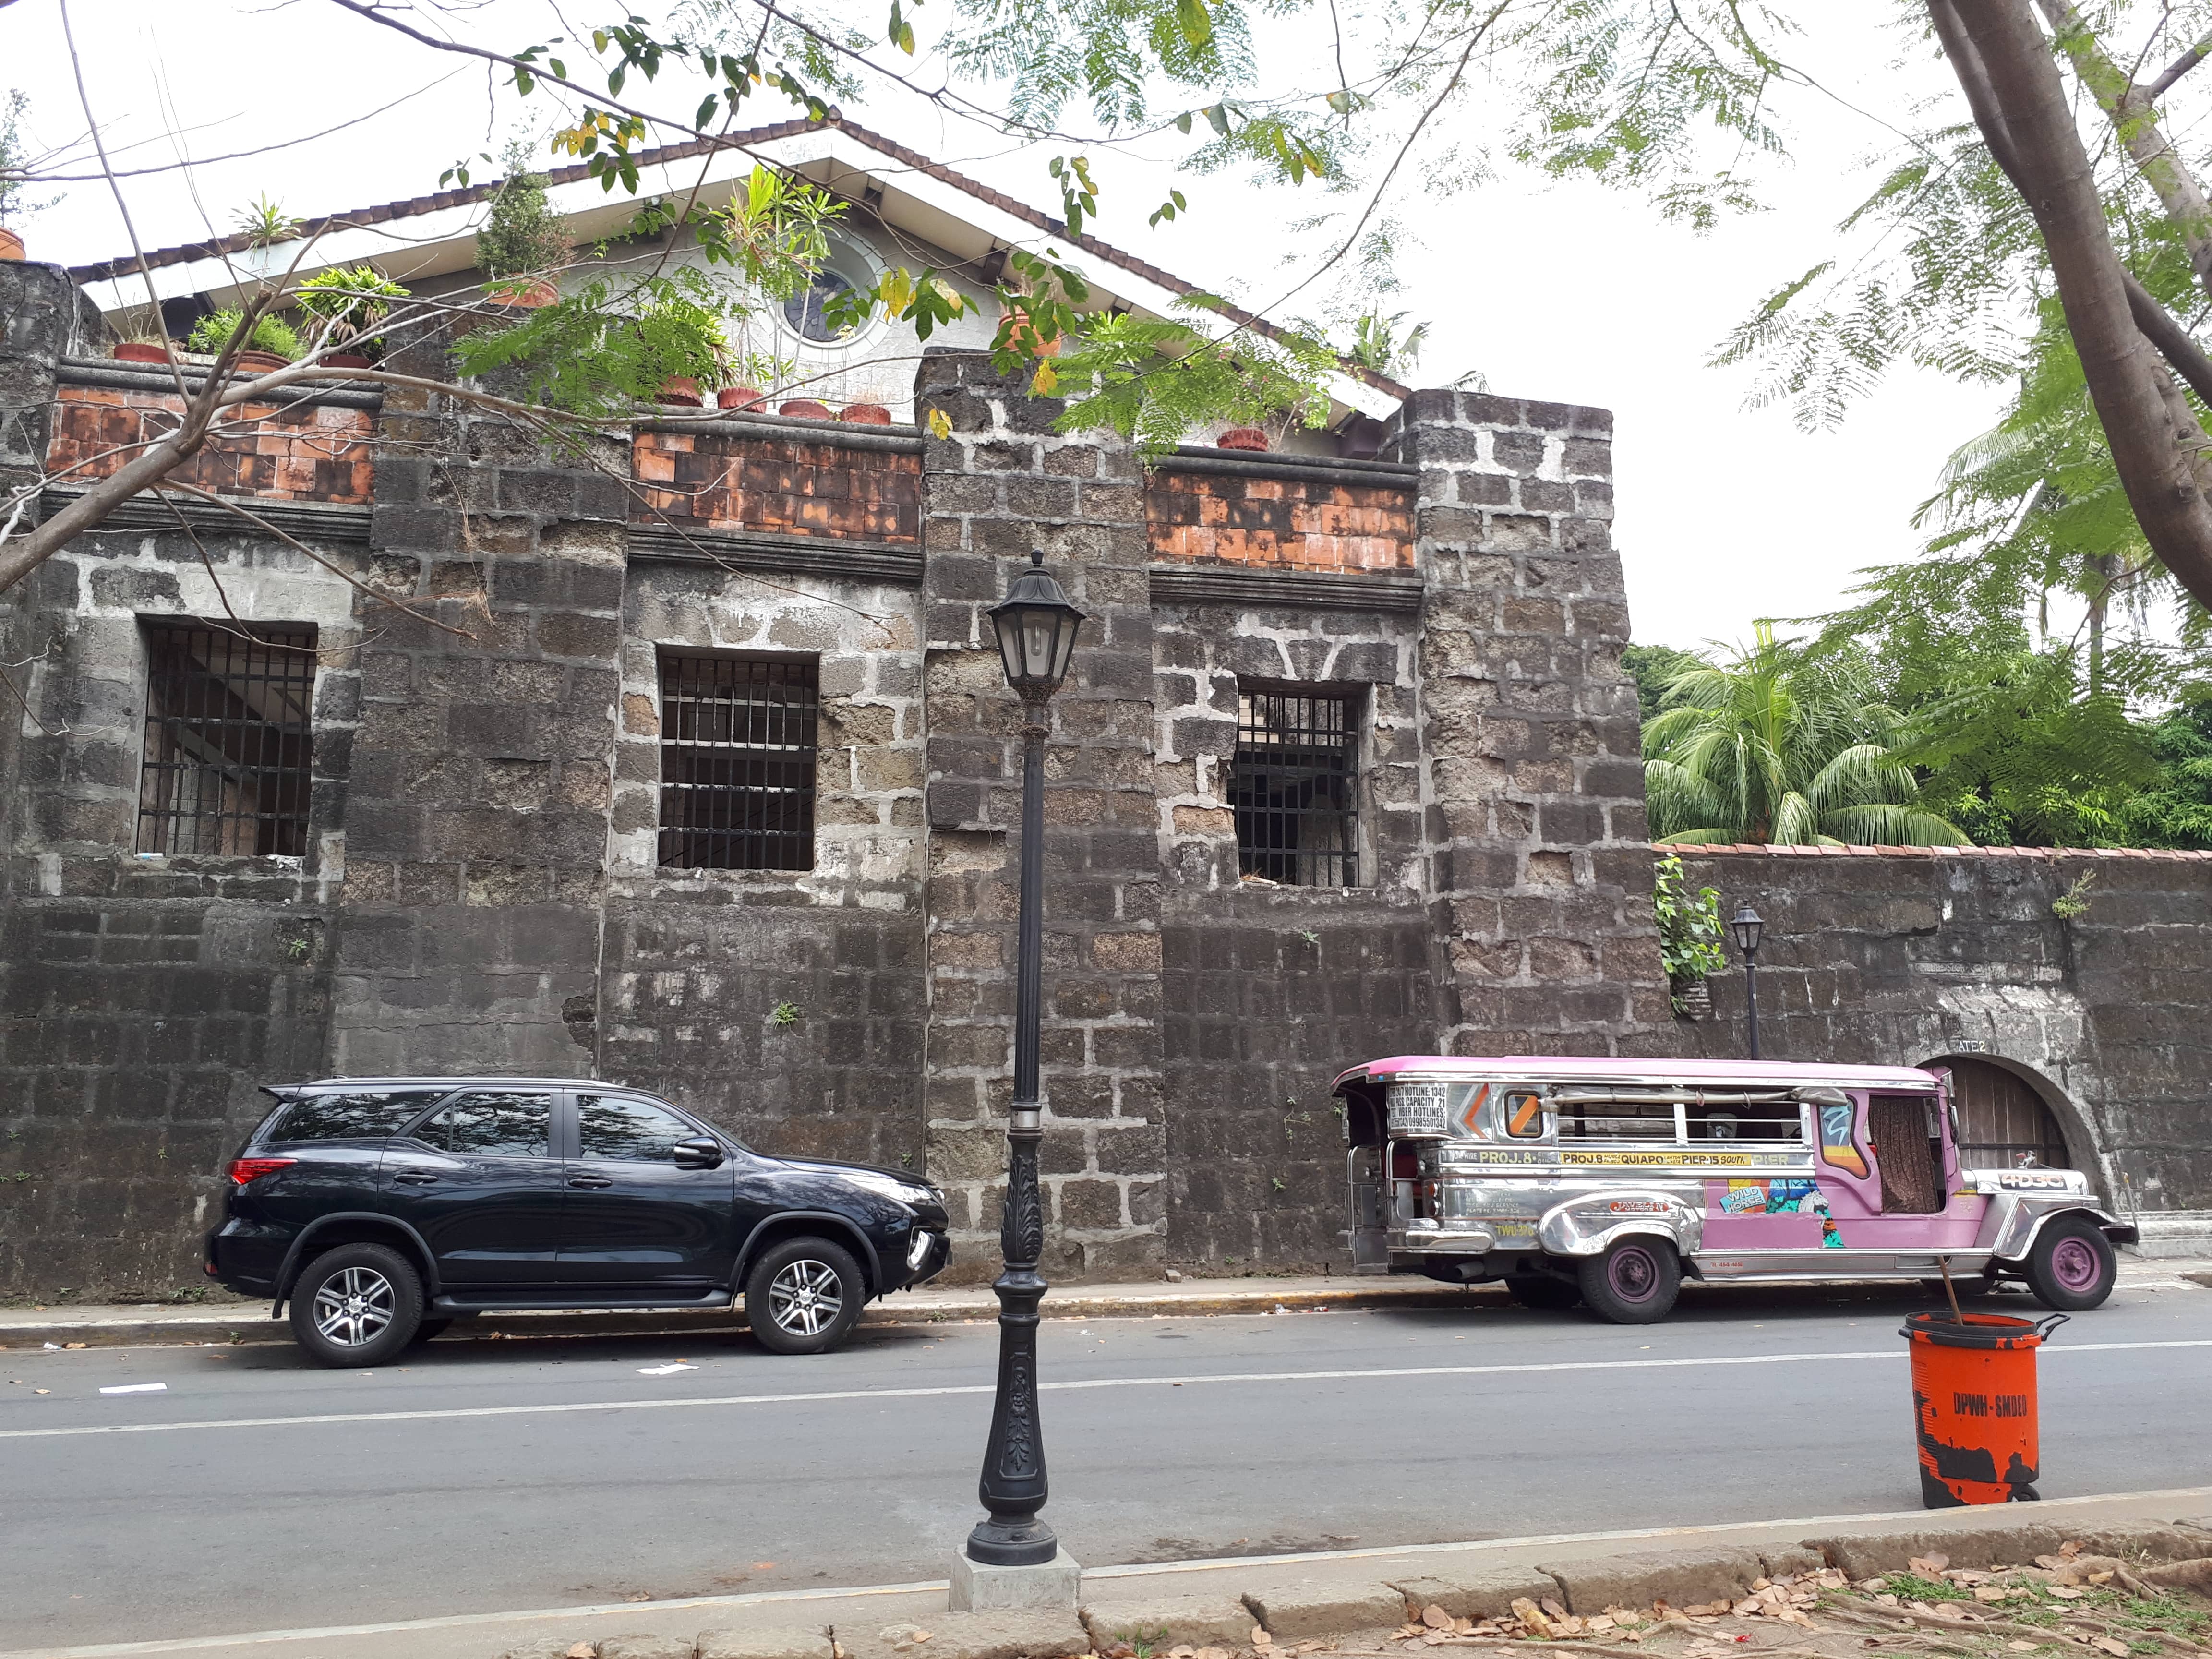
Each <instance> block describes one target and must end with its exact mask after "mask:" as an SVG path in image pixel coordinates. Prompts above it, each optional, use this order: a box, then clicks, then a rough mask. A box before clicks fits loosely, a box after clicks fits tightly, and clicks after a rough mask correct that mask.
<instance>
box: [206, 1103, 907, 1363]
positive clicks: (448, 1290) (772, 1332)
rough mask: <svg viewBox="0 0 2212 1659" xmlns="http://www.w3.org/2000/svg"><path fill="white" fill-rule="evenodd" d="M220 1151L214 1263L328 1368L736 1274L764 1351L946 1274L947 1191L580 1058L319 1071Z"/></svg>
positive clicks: (831, 1340)
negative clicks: (749, 1135) (768, 1142)
mask: <svg viewBox="0 0 2212 1659" xmlns="http://www.w3.org/2000/svg"><path fill="white" fill-rule="evenodd" d="M264 1092H266V1093H268V1094H270V1095H273V1096H275V1097H276V1110H275V1111H273V1112H271V1113H270V1115H268V1117H267V1118H266V1119H264V1121H263V1122H262V1124H261V1127H259V1128H258V1129H256V1130H255V1131H254V1132H253V1133H252V1135H250V1136H249V1137H248V1138H247V1139H246V1145H245V1146H243V1147H242V1148H240V1152H239V1154H238V1156H237V1157H236V1158H233V1159H232V1160H231V1163H230V1166H229V1170H228V1175H229V1177H230V1182H231V1186H230V1191H229V1194H228V1206H227V1212H226V1215H225V1218H224V1221H223V1224H222V1225H221V1226H220V1227H217V1228H216V1230H215V1231H213V1232H212V1233H210V1234H209V1235H208V1243H207V1271H208V1273H209V1275H210V1277H211V1278H214V1279H220V1280H222V1283H223V1284H224V1285H227V1286H228V1287H229V1288H230V1289H232V1290H234V1291H240V1292H243V1293H245V1294H246V1295H250V1296H266V1297H274V1298H275V1300H276V1305H277V1307H278V1308H280V1309H281V1308H282V1307H283V1305H284V1304H286V1303H288V1302H289V1304H291V1310H292V1334H293V1335H294V1336H295V1338H297V1339H298V1341H299V1344H300V1346H301V1347H302V1348H304V1349H306V1350H307V1352H308V1353H310V1354H312V1355H313V1357H314V1358H317V1359H319V1360H320V1361H322V1362H323V1363H324V1364H326V1365H377V1364H384V1363H385V1362H386V1361H387V1360H389V1359H390V1358H392V1356H393V1355H395V1354H397V1353H398V1352H400V1351H401V1350H402V1349H404V1348H405V1347H406V1346H407V1345H408V1344H409V1343H410V1342H414V1341H417V1340H425V1339H427V1338H428V1337H431V1336H435V1335H436V1334H438V1333H439V1332H440V1331H441V1330H443V1329H445V1328H446V1327H447V1325H449V1324H451V1323H452V1322H453V1321H454V1320H455V1319H457V1318H461V1317H465V1316H468V1315H470V1314H475V1313H483V1312H487V1311H490V1310H512V1309H526V1308H668V1307H684V1306H696V1307H717V1306H722V1305H726V1304H728V1303H729V1301H730V1299H731V1298H732V1297H733V1296H734V1295H735V1294H736V1293H737V1291H738V1289H739V1287H741V1286H742V1287H743V1289H744V1298H745V1310H746V1315H747V1318H748V1320H749V1322H750V1324H751V1326H752V1330H753V1334H754V1335H755V1336H756V1337H757V1338H758V1339H759V1340H760V1342H761V1344H762V1346H764V1347H768V1348H771V1349H773V1350H775V1352H778V1353H822V1352H826V1351H828V1350H829V1349H830V1348H834V1347H836V1346H837V1345H838V1344H839V1343H841V1342H842V1341H843V1340H845V1338H846V1336H847V1335H848V1334H849V1333H850V1332H851V1330H852V1328H853V1326H854V1323H855V1322H857V1321H858V1320H859V1318H860V1307H861V1304H864V1303H866V1302H867V1301H869V1300H871V1299H872V1298H873V1297H878V1296H882V1295H884V1294H885V1293H886V1292H887V1291H900V1290H910V1289H912V1288H913V1287H914V1286H915V1285H919V1284H921V1282H922V1281H923V1280H925V1279H931V1278H933V1277H935V1276H936V1274H937V1273H939V1272H940V1271H941V1270H942V1269H943V1268H944V1267H945V1261H947V1260H948V1259H949V1257H950V1256H951V1243H950V1242H949V1240H948V1238H947V1237H946V1220H945V1195H944V1194H942V1193H940V1192H939V1190H938V1189H937V1188H935V1187H933V1186H931V1185H930V1184H929V1183H928V1182H926V1181H921V1180H919V1179H917V1178H915V1176H910V1175H902V1174H900V1173H898V1172H897V1171H896V1170H872V1169H868V1168H866V1167H864V1166H862V1165H859V1164H833V1163H829V1162H826V1161H823V1160H821V1159H816V1158H767V1157H764V1156H763V1155H762V1154H760V1153H758V1152H752V1151H750V1150H749V1149H748V1148H746V1147H745V1146H741V1145H740V1144H739V1143H738V1141H737V1140H736V1139H733V1138H732V1137H731V1136H730V1135H729V1134H727V1133H724V1132H723V1131H721V1130H719V1129H716V1128H714V1127H712V1126H710V1125H708V1124H704V1123H702V1122H700V1121H698V1120H697V1119H696V1118H693V1117H691V1116H690V1115H687V1114H685V1113H684V1112H681V1111H678V1109H676V1108H675V1107H673V1106H671V1105H670V1104H669V1103H667V1102H666V1101H665V1100H661V1099H659V1098H657V1097H654V1096H652V1095H648V1094H645V1093H643V1092H641V1091H638V1090H635V1089H625V1088H622V1087H620V1086H618V1085H612V1084H605V1083H592V1082H586V1081H585V1080H583V1079H576V1078H482V1077H477V1078H332V1079H325V1080H324V1081H322V1082H319V1083H300V1084H291V1085H285V1086H283V1087H264Z"/></svg>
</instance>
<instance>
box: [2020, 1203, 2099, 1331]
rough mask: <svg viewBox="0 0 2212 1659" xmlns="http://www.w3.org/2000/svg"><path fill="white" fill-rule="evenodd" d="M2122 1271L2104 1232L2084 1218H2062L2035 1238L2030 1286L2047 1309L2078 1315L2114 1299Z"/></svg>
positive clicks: (2030, 1253) (2029, 1263)
mask: <svg viewBox="0 0 2212 1659" xmlns="http://www.w3.org/2000/svg"><path fill="white" fill-rule="evenodd" d="M2117 1269H2118V1262H2117V1261H2115V1259H2114V1258H2113V1255H2112V1241H2111V1240H2110V1239H2108V1238H2106V1237H2105V1233H2104V1229H2102V1228H2101V1227H2100V1226H2098V1225H2096V1223H2094V1222H2093V1221H2085V1220H2083V1219H2082V1218H2081V1217H2080V1216H2073V1215H2069V1216H2060V1217H2059V1218H2057V1219H2056V1220H2053V1221H2047V1222H2045V1224H2044V1226H2043V1231H2041V1232H2039V1233H2038V1234H2037V1235H2036V1236H2035V1245H2034V1248H2033V1249H2030V1250H2029V1251H2028V1253H2027V1283H2028V1286H2029V1288H2030V1289H2032V1290H2033V1291H2034V1292H2035V1296H2036V1300H2038V1301H2039V1302H2040V1303H2042V1304H2043V1305H2044V1306H2045V1307H2046V1308H2058V1309H2062V1310H2064V1311H2065V1312H2068V1313H2077V1312H2079V1311H2081V1310H2082V1309H2084V1308H2094V1307H2098V1306H2100V1305H2101V1304H2103V1302H2104V1300H2105V1298H2106V1297H2108V1296H2110V1295H2112V1280H2113V1278H2114V1275H2115V1273H2116V1271H2117Z"/></svg>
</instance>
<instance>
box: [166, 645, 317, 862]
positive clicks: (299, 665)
mask: <svg viewBox="0 0 2212 1659" xmlns="http://www.w3.org/2000/svg"><path fill="white" fill-rule="evenodd" d="M145 631H146V661H147V672H146V744H145V752H144V757H143V763H142V766H141V769H140V771H139V777H138V850H139V851H140V852H142V853H235V854H270V853H285V854H295V855H296V854H301V853H304V852H305V851H306V850H307V793H308V784H309V781H310V776H311V774H312V772H313V759H314V733H313V728H312V726H311V725H310V715H311V712H312V710H313V706H314V695H315V630H314V629H313V628H312V627H307V626H296V627H282V628H267V627H251V626H249V627H243V628H241V627H239V626H236V625H234V624H231V625H225V626H221V627H216V626H212V625H210V624H207V623H151V622H149V623H146V624H145Z"/></svg>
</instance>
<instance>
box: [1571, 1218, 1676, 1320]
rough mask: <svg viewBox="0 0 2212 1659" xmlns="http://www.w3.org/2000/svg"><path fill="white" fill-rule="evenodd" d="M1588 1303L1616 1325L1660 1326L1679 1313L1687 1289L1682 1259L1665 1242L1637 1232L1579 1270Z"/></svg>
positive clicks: (1579, 1267)
mask: <svg viewBox="0 0 2212 1659" xmlns="http://www.w3.org/2000/svg"><path fill="white" fill-rule="evenodd" d="M1575 1276H1576V1277H1577V1279H1580V1280H1581V1281H1582V1288H1583V1303H1584V1304H1586V1305H1587V1306H1588V1307H1589V1310H1590V1311H1591V1312H1592V1313H1594V1314H1595V1315H1596V1316H1598V1317H1599V1318H1601V1319H1604V1320H1609V1321H1610V1322H1613V1324H1615V1325H1656V1323H1658V1322H1659V1321H1661V1320H1662V1319H1664V1318H1665V1317H1666V1316H1668V1314H1670V1313H1672V1312H1673V1311H1674V1298H1675V1297H1677V1296H1679V1295H1680V1294H1681V1291H1682V1258H1681V1257H1680V1256H1679V1255H1676V1254H1675V1253H1674V1245H1673V1244H1671V1243H1668V1241H1667V1240H1666V1239H1663V1238H1655V1237H1652V1236H1651V1235H1650V1233H1632V1234H1630V1235H1629V1236H1628V1237H1626V1238H1620V1239H1615V1240H1614V1241H1613V1244H1612V1245H1611V1246H1610V1247H1609V1248H1608V1249H1607V1250H1606V1252H1605V1254H1604V1255H1595V1256H1590V1257H1588V1258H1587V1259H1585V1260H1584V1261H1583V1262H1581V1263H1580V1264H1579V1265H1578V1266H1577V1267H1576V1269H1575Z"/></svg>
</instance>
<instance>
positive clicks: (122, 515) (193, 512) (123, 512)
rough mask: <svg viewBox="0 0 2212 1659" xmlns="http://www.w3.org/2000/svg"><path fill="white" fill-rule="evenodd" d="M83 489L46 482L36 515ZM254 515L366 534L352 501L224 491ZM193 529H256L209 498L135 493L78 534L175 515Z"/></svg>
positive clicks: (320, 533) (293, 527) (304, 533)
mask: <svg viewBox="0 0 2212 1659" xmlns="http://www.w3.org/2000/svg"><path fill="white" fill-rule="evenodd" d="M85 493H86V491H85V489H82V488H79V487H77V486H76V485H71V484H48V485H47V486H46V489H43V490H41V491H40V492H39V516H40V518H41V519H51V518H52V517H53V516H54V514H55V513H58V512H60V511H61V510H62V508H64V507H67V506H68V505H69V504H70V502H71V501H76V499H77V498H78V497H79V496H81V495H84V494H85ZM223 499H224V500H226V501H236V502H237V503H238V504H239V505H240V507H244V508H245V509H246V511H247V512H249V513H252V514H253V515H254V517H255V518H258V519H263V520H267V521H268V522H269V523H270V524H272V525H274V526H276V528H277V529H279V530H281V531H283V532H285V533H286V534H287V535H289V536H298V537H301V538H305V537H309V536H313V537H317V538H320V539H322V540H324V541H340V542H365V541H367V540H368V538H369V522H370V517H369V515H370V512H371V509H370V508H368V507H364V506H361V505H358V504H356V503H355V502H351V501H289V500H286V499H285V498H283V497H282V496H273V495H232V494H228V493H224V494H223ZM179 513H182V514H183V515H184V520H185V523H186V524H188V525H190V526H191V527H192V528H193V529H195V530H216V531H220V532H222V533H224V534H226V535H238V534H240V533H241V532H250V533H256V534H258V533H259V532H258V530H256V528H255V526H252V525H251V524H250V523H249V522H248V521H247V520H245V519H242V518H240V517H239V515H238V514H237V513H233V512H231V511H230V510H229V509H228V507H222V506H219V505H218V504H217V503H216V502H214V501H197V500H183V501H179V500H178V499H177V498H176V497H175V496H173V495H172V496H169V497H167V498H164V497H162V496H159V495H150V494H149V495H134V496H132V497H131V499H129V500H128V501H118V502H117V503H116V504H115V506H114V507H112V509H111V510H110V511H109V513H108V514H107V516H106V518H105V519H103V520H100V522H99V523H98V524H96V525H94V526H93V527H92V528H91V529H89V530H88V531H86V532H83V533H84V534H85V535H88V536H98V535H100V534H102V533H104V532H107V531H111V530H174V529H175V528H176V527H177V516H178V514H179ZM72 545H74V543H72Z"/></svg>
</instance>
